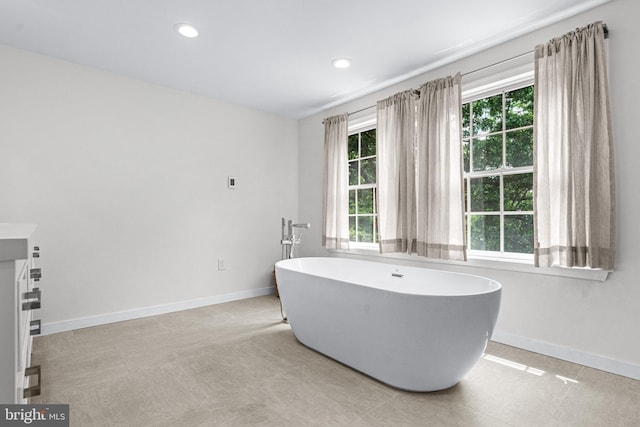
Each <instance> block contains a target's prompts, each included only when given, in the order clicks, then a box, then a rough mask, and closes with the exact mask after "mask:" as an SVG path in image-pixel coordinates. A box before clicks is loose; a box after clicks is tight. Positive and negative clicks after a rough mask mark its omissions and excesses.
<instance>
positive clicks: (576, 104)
mask: <svg viewBox="0 0 640 427" xmlns="http://www.w3.org/2000/svg"><path fill="white" fill-rule="evenodd" d="M604 39H605V35H604V29H603V26H602V23H600V22H596V23H594V24H592V25H589V26H587V27H584V28H580V29H577V30H575V31H572V32H570V33H567V34H565V35H564V36H562V37H558V38H556V39H553V40H551V41H550V42H549V43H546V44H542V45H539V46H536V49H535V107H534V108H535V115H534V117H535V118H534V177H535V178H534V195H535V196H534V218H535V242H536V245H535V249H534V258H535V265H536V266H541V267H545V266H551V265H558V266H564V267H574V266H575V267H591V268H602V269H607V270H612V269H613V265H614V256H615V191H614V183H615V180H614V157H613V138H612V132H611V112H610V105H609V87H608V77H607V62H606V53H605V41H604Z"/></svg>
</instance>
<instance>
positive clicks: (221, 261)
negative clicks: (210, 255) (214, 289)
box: [218, 258, 225, 270]
mask: <svg viewBox="0 0 640 427" xmlns="http://www.w3.org/2000/svg"><path fill="white" fill-rule="evenodd" d="M224 269H225V265H224V258H218V270H224Z"/></svg>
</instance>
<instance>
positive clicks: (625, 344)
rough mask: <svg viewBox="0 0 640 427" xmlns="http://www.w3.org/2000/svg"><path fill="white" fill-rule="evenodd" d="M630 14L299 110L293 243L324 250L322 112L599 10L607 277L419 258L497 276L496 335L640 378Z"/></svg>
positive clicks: (371, 99) (635, 38) (610, 8)
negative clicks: (610, 194) (609, 153)
mask: <svg viewBox="0 0 640 427" xmlns="http://www.w3.org/2000/svg"><path fill="white" fill-rule="evenodd" d="M638 16H640V3H638V2H637V1H636V0H615V1H613V2H611V3H608V4H606V5H603V6H600V7H598V8H595V9H592V10H590V11H588V12H585V13H582V14H580V15H578V16H575V17H572V18H569V19H567V20H565V21H562V22H559V23H556V24H553V25H550V26H548V27H546V28H543V29H540V30H538V31H536V32H534V33H532V34H528V35H526V36H523V37H520V38H518V39H515V40H512V41H510V42H507V43H504V44H503V45H500V46H497V47H495V48H492V49H489V50H486V51H484V52H481V53H479V54H476V55H474V56H472V57H469V58H466V59H464V60H461V61H458V62H456V63H453V64H451V65H448V66H445V67H442V68H440V69H437V70H433V71H431V72H428V73H425V74H423V75H421V76H419V77H417V78H414V79H411V80H408V81H406V82H403V83H400V84H397V85H395V86H393V87H390V88H387V89H384V90H381V91H379V92H377V93H375V94H373V95H369V96H366V97H364V98H361V99H358V100H355V101H352V102H350V103H348V104H346V105H343V106H340V107H336V108H334V109H331V110H328V111H325V112H323V113H321V114H317V115H315V116H313V117H309V118H307V119H304V120H301V121H300V122H299V134H300V151H299V156H300V165H301V168H300V210H299V217H300V218H301V219H303V220H304V221H310V222H312V223H313V224H318V226H317V227H315V228H313V229H312V230H309V231H310V233H308V235H307V236H306V237H307V240H306V241H305V242H304V243H303V245H302V252H303V254H305V255H326V254H327V252H326V251H325V250H324V249H323V248H322V247H321V238H320V231H321V227H320V223H321V220H322V212H321V209H322V206H321V201H322V162H320V161H318V160H317V159H322V156H323V152H322V145H323V126H322V124H321V121H322V119H323V118H325V117H328V116H331V115H333V114H338V113H344V112H350V111H355V110H358V109H360V108H364V107H368V106H370V105H374V104H375V102H376V101H377V100H380V99H383V98H385V97H387V96H390V95H392V94H394V93H397V92H399V91H401V90H405V89H408V88H416V87H418V86H419V85H420V84H421V83H424V82H426V81H429V80H431V79H434V78H438V77H444V76H446V75H449V74H454V73H456V72H458V71H460V72H462V73H465V72H468V71H471V70H474V69H477V68H480V67H484V66H486V65H489V64H492V63H495V62H497V61H501V60H504V59H507V58H510V57H513V56H515V55H519V54H522V53H524V52H528V51H531V50H532V49H533V48H534V46H535V45H536V44H539V43H543V42H546V41H547V40H549V39H551V38H553V37H556V36H559V35H562V34H564V33H566V32H568V31H571V30H573V29H574V28H576V27H581V26H584V25H587V24H590V23H591V22H594V21H597V20H602V21H604V22H606V23H607V25H608V27H609V29H610V38H609V54H610V57H609V59H610V81H611V97H612V109H613V124H614V134H615V135H614V136H615V159H616V185H617V217H616V220H617V224H618V225H617V242H618V243H617V260H616V266H615V272H614V273H612V274H610V275H609V278H608V280H607V281H606V282H595V281H589V280H579V279H570V278H562V277H552V276H542V275H537V274H527V273H516V272H509V271H499V270H493V269H484V268H469V267H456V266H449V265H443V264H428V263H420V265H423V266H429V267H432V268H446V269H450V270H457V271H463V272H469V273H475V274H481V275H484V276H488V277H492V278H495V279H497V280H499V281H500V282H502V284H503V286H504V288H503V302H502V308H501V313H500V317H499V321H498V325H497V330H498V331H497V334H496V337H498V338H501V339H502V341H504V342H508V343H510V344H515V345H519V346H522V347H529V348H532V349H534V350H538V351H541V352H547V353H548V354H552V355H555V356H558V357H563V358H567V359H572V360H574V361H579V362H583V363H585V364H590V363H591V364H592V365H593V366H595V367H600V368H603V369H608V370H612V371H616V372H618V373H622V374H626V375H629V376H633V377H637V378H640V340H639V339H638V336H639V335H638V327H639V326H640V309H639V307H640V279H639V278H640V262H638V260H639V259H640V256H639V252H640V247H639V242H640V226H639V225H638V219H637V216H638V212H640V185H639V184H638V181H639V179H640V178H639V171H638V159H640V144H638V137H637V122H638V113H637V102H638V99H640V84H639V79H638V77H637V74H638V72H637V70H638V69H640V56H638V55H637V46H639V45H640V29H639V27H638V22H637V18H638ZM469 77H471V76H469ZM463 81H464V79H463ZM413 264H416V263H413ZM610 359H612V360H610ZM609 362H611V363H609Z"/></svg>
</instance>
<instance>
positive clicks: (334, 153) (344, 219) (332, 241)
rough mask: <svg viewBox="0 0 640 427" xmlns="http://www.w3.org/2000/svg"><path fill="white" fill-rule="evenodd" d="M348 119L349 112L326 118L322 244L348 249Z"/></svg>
mask: <svg viewBox="0 0 640 427" xmlns="http://www.w3.org/2000/svg"><path fill="white" fill-rule="evenodd" d="M348 122H349V115H348V114H342V115H338V116H333V117H329V118H327V119H325V120H324V122H323V123H324V179H323V186H324V193H323V198H322V246H324V247H326V248H327V249H349V190H348V186H349V163H348V159H347V141H348V137H349V136H348Z"/></svg>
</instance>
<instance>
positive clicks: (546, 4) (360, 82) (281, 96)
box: [0, 0, 609, 118]
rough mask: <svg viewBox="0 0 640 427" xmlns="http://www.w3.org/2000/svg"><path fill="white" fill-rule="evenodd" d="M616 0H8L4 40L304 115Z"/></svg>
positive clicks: (0, 32)
mask: <svg viewBox="0 0 640 427" xmlns="http://www.w3.org/2000/svg"><path fill="white" fill-rule="evenodd" d="M607 1H609V0H587V1H585V0H519V1H513V0H482V1H473V0H444V1H443V0H438V1H434V0H315V1H311V0H55V1H52V0H0V43H1V44H6V45H9V46H13V47H17V48H20V49H25V50H29V51H33V52H38V53H42V54H45V55H49V56H53V57H57V58H62V59H64V60H67V61H71V62H75V63H78V64H83V65H88V66H91V67H96V68H99V69H103V70H108V71H111V72H115V73H119V74H123V75H127V76H130V77H134V78H137V79H141V80H144V81H148V82H151V83H155V84H159V85H164V86H168V87H172V88H176V89H179V90H184V91H188V92H193V93H197V94H201V95H204V96H209V97H212V98H216V99H218V100H223V101H227V102H231V103H234V104H239V105H242V106H246V107H249V108H254V109H258V110H263V111H267V112H270V113H274V114H277V115H282V116H286V117H291V118H302V117H306V116H309V115H311V114H314V113H316V112H319V111H321V110H323V109H326V108H329V107H333V106H336V105H339V104H341V103H344V102H346V101H349V100H352V99H355V98H358V97H360V96H363V95H365V94H367V93H371V92H373V91H375V90H378V89H381V88H383V87H386V86H389V85H391V84H394V83H397V82H399V81H401V80H404V79H407V78H410V77H413V76H416V75H418V74H420V73H423V72H425V71H427V70H428V69H431V68H434V67H435V66H437V65H443V64H445V63H447V62H451V61H454V60H456V59H459V58H462V57H464V56H467V55H470V54H473V53H476V52H478V51H480V50H483V49H486V48H488V47H490V46H494V45H497V44H499V43H501V42H504V41H506V40H508V39H511V38H514V37H517V36H519V35H521V34H524V33H526V32H529V31H532V30H535V29H537V28H540V27H542V26H545V25H548V24H550V23H553V22H556V21H558V20H561V19H565V18H567V17H569V16H572V15H575V14H577V13H579V12H581V11H583V10H586V9H589V8H591V7H594V6H596V5H598V4H602V3H605V2H607ZM179 22H187V23H190V24H193V25H194V26H195V27H197V29H198V30H199V32H200V35H199V37H197V38H195V39H187V38H185V37H182V36H180V35H178V34H177V33H176V32H175V31H174V25H175V24H176V23H179ZM586 24H588V22H585V25H586ZM569 30H571V28H567V31H569ZM338 57H347V58H350V59H351V60H352V65H351V67H350V68H347V69H336V68H334V67H333V66H332V65H331V61H332V60H333V59H335V58H338Z"/></svg>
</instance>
